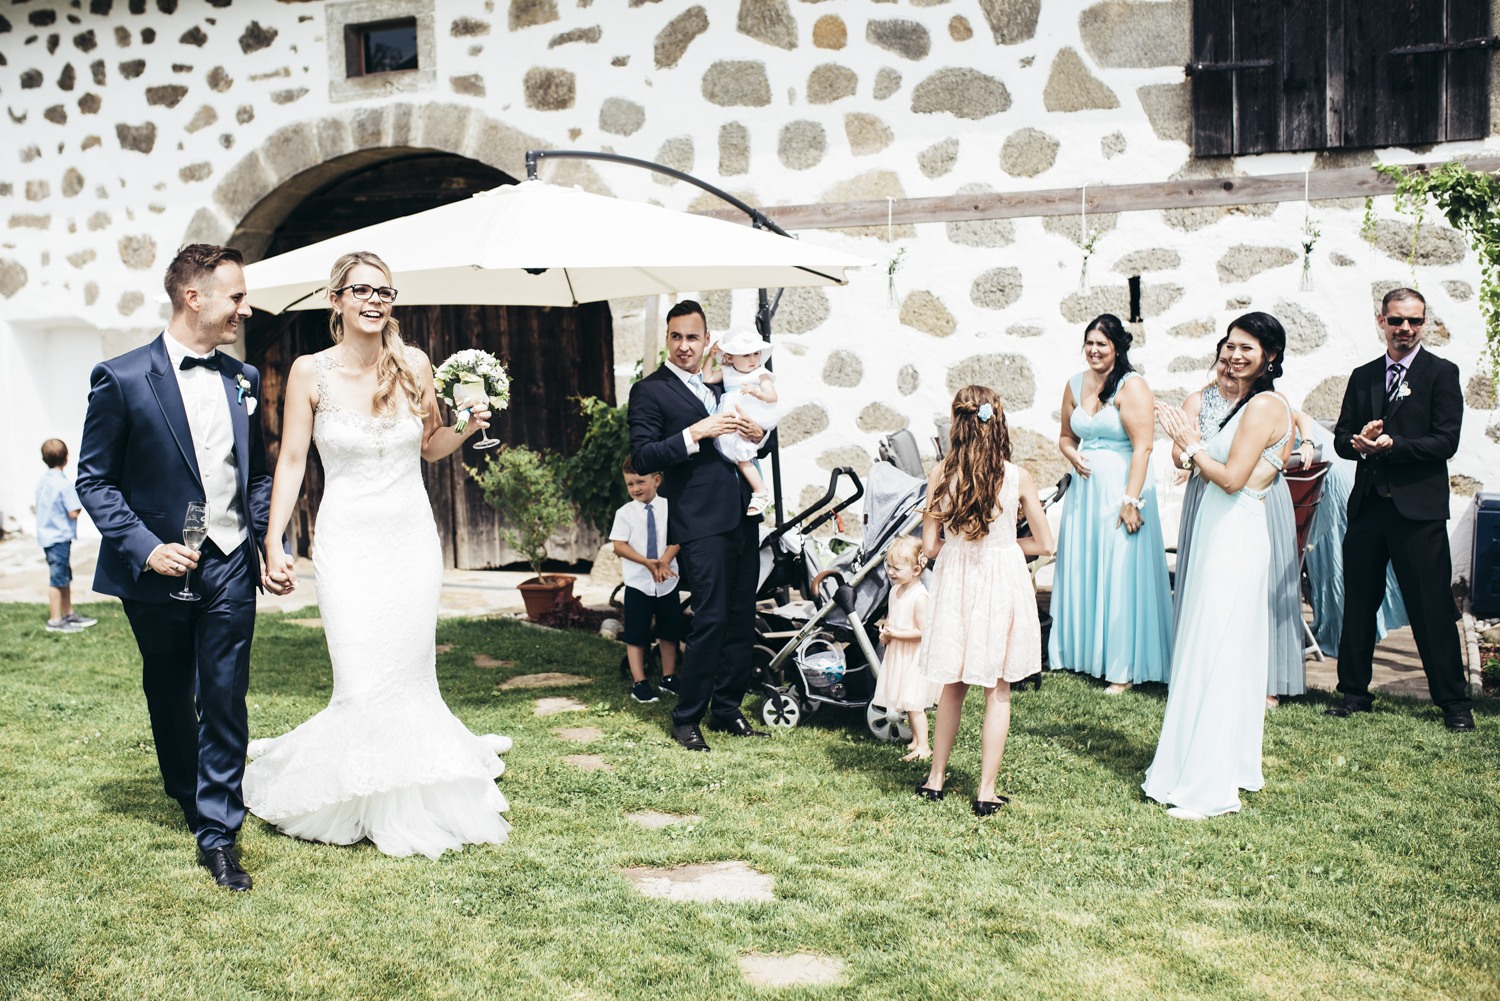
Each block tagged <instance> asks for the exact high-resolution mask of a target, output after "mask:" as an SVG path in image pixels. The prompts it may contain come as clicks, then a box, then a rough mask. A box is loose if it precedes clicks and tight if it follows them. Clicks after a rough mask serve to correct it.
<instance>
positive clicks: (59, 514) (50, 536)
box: [32, 438, 98, 633]
mask: <svg viewBox="0 0 1500 1001" xmlns="http://www.w3.org/2000/svg"><path fill="white" fill-rule="evenodd" d="M42 461H43V462H45V463H46V464H47V472H46V473H44V474H42V478H41V480H40V481H39V482H38V483H37V485H36V505H35V507H33V508H32V510H34V511H35V512H36V541H37V542H39V543H41V546H42V552H43V553H45V554H46V555H47V570H48V584H49V587H48V588H47V601H48V605H49V611H50V612H51V613H52V614H51V615H50V616H48V618H47V632H49V633H78V632H82V631H83V630H84V629H85V628H87V627H88V626H92V625H93V624H94V623H96V622H97V621H98V620H97V619H90V618H88V617H87V616H83V615H79V614H78V613H77V612H76V611H74V610H73V567H72V550H73V540H74V539H76V538H78V516H79V515H80V514H82V513H83V505H82V504H81V503H80V502H79V500H78V494H77V492H76V491H75V490H74V489H73V481H71V480H69V479H68V474H67V473H64V472H63V469H64V468H65V467H66V466H67V464H68V446H67V445H66V444H64V443H63V442H62V441H59V440H58V439H56V438H48V439H47V440H46V441H44V442H42Z"/></svg>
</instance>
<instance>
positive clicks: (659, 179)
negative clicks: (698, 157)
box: [651, 136, 694, 184]
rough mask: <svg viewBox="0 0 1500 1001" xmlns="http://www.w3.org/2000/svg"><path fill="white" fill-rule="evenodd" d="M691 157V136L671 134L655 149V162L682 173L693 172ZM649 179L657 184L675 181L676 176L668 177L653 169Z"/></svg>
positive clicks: (674, 182)
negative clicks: (671, 135)
mask: <svg viewBox="0 0 1500 1001" xmlns="http://www.w3.org/2000/svg"><path fill="white" fill-rule="evenodd" d="M693 159H694V153H693V137H692V136H673V137H672V138H671V139H668V140H667V141H666V142H664V143H662V144H661V148H660V149H658V150H657V151H656V162H657V163H659V164H661V165H662V166H663V167H671V168H673V169H674V170H680V171H682V172H683V173H684V174H691V173H692V172H693ZM651 180H653V181H655V182H656V183H657V184H676V183H677V178H675V177H668V176H667V175H666V174H658V173H656V172H654V171H653V172H652V174H651Z"/></svg>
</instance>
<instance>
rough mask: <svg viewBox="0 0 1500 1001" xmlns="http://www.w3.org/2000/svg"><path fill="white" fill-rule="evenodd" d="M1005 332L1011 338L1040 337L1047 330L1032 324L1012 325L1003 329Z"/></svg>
mask: <svg viewBox="0 0 1500 1001" xmlns="http://www.w3.org/2000/svg"><path fill="white" fill-rule="evenodd" d="M1005 332H1006V333H1007V334H1009V335H1010V336H1012V337H1040V336H1042V335H1043V334H1045V333H1046V332H1047V328H1045V327H1040V326H1037V325H1036V324H1033V323H1013V324H1011V325H1010V326H1008V327H1006V328H1005Z"/></svg>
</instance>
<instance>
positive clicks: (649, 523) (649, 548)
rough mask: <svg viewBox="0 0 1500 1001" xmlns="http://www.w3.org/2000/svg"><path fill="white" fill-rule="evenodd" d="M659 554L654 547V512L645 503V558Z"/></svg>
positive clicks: (652, 558)
mask: <svg viewBox="0 0 1500 1001" xmlns="http://www.w3.org/2000/svg"><path fill="white" fill-rule="evenodd" d="M658 555H660V551H659V550H658V549H657V548H656V512H655V511H653V510H651V505H650V504H647V505H646V559H648V560H654V559H656V557H657V556H658Z"/></svg>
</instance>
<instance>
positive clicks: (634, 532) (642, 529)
mask: <svg viewBox="0 0 1500 1001" xmlns="http://www.w3.org/2000/svg"><path fill="white" fill-rule="evenodd" d="M651 514H652V515H653V516H654V517H655V519H656V555H657V556H660V555H661V554H662V553H665V552H666V551H667V499H666V498H665V497H663V496H662V495H661V494H657V495H656V499H655V500H653V501H652V502H651ZM609 539H610V541H611V542H623V543H625V544H626V545H627V546H629V547H630V548H631V549H634V550H635V551H636V552H638V553H640V554H641V555H642V556H649V555H650V554H649V553H648V552H647V551H646V505H645V504H642V503H641V502H640V501H638V500H633V501H631V502H630V503H628V504H626V505H624V506H623V507H621V508H620V510H618V511H616V512H615V523H614V525H613V526H612V527H611V528H610V530H609ZM672 572H673V573H674V574H675V573H677V561H676V560H675V559H674V560H673V561H672ZM620 579H621V580H623V581H624V582H625V586H626V587H633V588H635V589H636V590H637V591H643V592H645V593H646V594H649V595H651V596H652V597H653V598H654V597H656V596H657V595H662V594H671V593H672V592H673V591H674V590H676V589H677V587H678V585H680V584H681V583H682V582H681V581H680V580H678V579H677V578H676V577H668V578H667V579H666V580H664V581H662V582H661V583H660V584H658V583H657V582H656V581H654V580H652V579H651V571H650V570H647V569H646V568H645V567H644V566H642V565H641V564H639V563H637V562H635V561H634V560H627V559H623V558H622V559H621V560H620Z"/></svg>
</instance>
